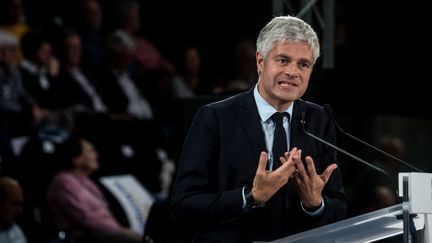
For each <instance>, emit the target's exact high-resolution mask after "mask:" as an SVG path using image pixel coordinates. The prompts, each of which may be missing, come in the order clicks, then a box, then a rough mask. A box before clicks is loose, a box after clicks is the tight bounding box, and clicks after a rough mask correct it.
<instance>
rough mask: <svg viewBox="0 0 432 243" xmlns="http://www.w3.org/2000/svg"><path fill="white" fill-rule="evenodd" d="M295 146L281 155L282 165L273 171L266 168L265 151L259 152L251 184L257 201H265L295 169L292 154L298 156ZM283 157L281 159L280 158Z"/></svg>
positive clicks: (283, 183)
mask: <svg viewBox="0 0 432 243" xmlns="http://www.w3.org/2000/svg"><path fill="white" fill-rule="evenodd" d="M298 153H299V152H298V150H297V148H293V149H292V150H291V151H290V152H286V153H285V154H284V157H281V158H280V159H281V162H282V165H281V166H280V167H279V168H277V169H276V170H274V171H268V170H266V165H267V160H268V158H267V153H266V152H261V154H260V158H259V164H258V169H257V171H256V174H255V178H254V181H253V186H252V195H253V197H254V199H255V200H256V201H257V202H261V203H265V202H267V201H268V200H269V199H270V198H271V197H272V196H273V195H274V194H275V193H276V192H277V191H278V190H279V189H280V188H281V187H282V186H283V185H285V184H286V183H287V182H288V179H289V177H290V176H291V174H292V173H293V172H294V171H295V162H294V160H293V157H294V156H298ZM282 158H283V159H282Z"/></svg>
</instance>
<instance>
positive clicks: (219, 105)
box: [171, 89, 346, 242]
mask: <svg viewBox="0 0 432 243" xmlns="http://www.w3.org/2000/svg"><path fill="white" fill-rule="evenodd" d="M302 111H304V112H305V121H306V129H307V130H308V131H309V132H311V133H313V134H315V135H317V136H319V137H321V138H323V139H325V140H327V141H329V142H331V143H335V142H336V141H335V140H336V134H335V130H334V124H333V123H332V122H330V119H329V116H328V115H327V114H326V113H325V111H324V110H323V109H322V107H320V106H318V105H315V104H312V103H309V102H305V101H302V100H298V101H295V102H294V109H293V117H292V122H291V147H294V146H295V147H297V148H300V149H302V151H303V152H302V156H303V161H304V156H307V155H310V156H312V158H313V159H314V162H315V167H316V169H317V172H318V173H319V174H321V173H322V172H323V170H324V169H325V168H326V167H327V166H328V165H329V164H331V163H333V162H336V152H335V151H334V150H331V149H330V148H328V147H326V146H325V145H322V144H321V143H319V142H316V141H315V140H313V139H312V138H310V137H308V136H307V135H306V134H305V133H304V132H303V131H302V129H301V123H300V119H301V112H302ZM265 150H266V146H265V140H264V133H263V129H262V127H261V124H260V118H259V115H258V109H257V106H256V103H255V100H254V97H253V89H251V90H249V91H247V92H244V93H241V94H239V95H236V96H234V97H232V98H228V99H226V100H224V101H221V102H216V103H212V104H209V105H205V106H203V107H201V108H200V109H199V111H198V112H197V114H196V116H195V118H194V121H193V123H192V126H191V128H190V131H189V133H188V135H187V137H186V140H185V143H184V147H183V150H182V155H181V158H180V161H179V165H178V169H177V174H176V179H175V182H174V185H173V188H172V195H171V196H172V205H171V217H172V219H173V220H174V221H175V222H177V223H178V222H183V221H185V222H194V224H195V226H196V227H197V231H196V235H195V240H196V242H251V241H255V240H260V241H267V240H274V239H278V238H281V237H284V236H287V235H290V234H294V233H297V232H301V231H305V230H307V229H310V228H313V227H317V226H320V225H324V224H328V223H332V222H335V221H338V220H341V219H344V218H345V217H346V202H345V194H344V189H343V185H342V180H341V176H340V172H339V170H335V171H334V172H333V173H332V175H331V177H330V179H329V181H328V183H327V184H326V186H325V188H324V191H323V198H324V203H325V210H324V212H323V213H322V214H321V215H319V216H317V217H311V216H309V215H307V214H306V213H305V212H304V211H303V210H302V209H301V207H300V200H299V197H298V196H297V193H296V192H295V191H294V188H293V186H292V185H291V183H290V182H288V184H287V185H286V186H284V187H283V188H281V190H279V192H278V193H277V194H275V196H273V197H272V198H271V199H270V200H269V201H268V202H267V204H266V206H265V207H263V208H256V209H253V210H251V211H249V212H245V211H244V210H243V209H242V205H243V198H242V188H243V187H244V186H248V187H249V188H252V182H253V178H254V176H255V172H256V169H257V166H258V159H259V154H260V152H261V151H265Z"/></svg>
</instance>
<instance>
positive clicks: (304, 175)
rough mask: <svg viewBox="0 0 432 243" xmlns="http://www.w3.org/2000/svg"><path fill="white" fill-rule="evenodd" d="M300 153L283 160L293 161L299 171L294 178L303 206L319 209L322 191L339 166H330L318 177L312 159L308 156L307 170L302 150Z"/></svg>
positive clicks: (294, 174)
mask: <svg viewBox="0 0 432 243" xmlns="http://www.w3.org/2000/svg"><path fill="white" fill-rule="evenodd" d="M298 151H299V152H298V153H296V154H295V155H294V156H292V157H291V158H288V157H285V158H284V159H283V160H284V161H289V160H290V159H291V160H292V161H294V163H295V167H296V168H297V169H296V171H295V173H293V176H292V177H293V179H294V187H295V188H296V191H297V193H298V195H299V197H300V200H301V201H302V204H303V206H304V207H307V208H313V207H318V206H320V204H321V201H322V190H323V189H324V186H325V184H326V183H327V181H328V180H329V178H330V175H331V173H332V172H333V170H335V169H336V168H337V165H336V164H331V165H329V166H328V167H327V168H326V169H325V171H324V172H323V173H322V174H321V175H318V174H317V172H316V169H315V165H314V162H313V159H312V157H310V156H306V164H307V169H306V168H305V167H304V166H303V162H302V160H301V150H298Z"/></svg>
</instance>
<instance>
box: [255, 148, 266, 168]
mask: <svg viewBox="0 0 432 243" xmlns="http://www.w3.org/2000/svg"><path fill="white" fill-rule="evenodd" d="M267 160H268V159H267V153H266V152H264V151H262V152H261V154H260V157H259V162H258V169H257V171H265V169H266V166H267Z"/></svg>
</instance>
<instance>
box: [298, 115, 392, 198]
mask: <svg viewBox="0 0 432 243" xmlns="http://www.w3.org/2000/svg"><path fill="white" fill-rule="evenodd" d="M305 113H306V111H305V110H303V111H301V120H300V123H301V124H302V129H303V132H304V133H305V134H306V135H308V136H309V137H311V138H313V139H315V140H317V141H318V142H320V143H323V144H325V145H327V146H329V147H330V148H332V149H334V150H336V151H338V152H341V153H343V154H345V155H347V156H349V157H351V158H353V159H355V160H357V161H358V162H360V163H362V164H365V165H366V166H369V167H371V168H372V169H374V170H376V171H379V172H381V173H382V174H384V175H385V176H387V177H388V178H389V179H390V181H391V182H392V183H393V186H394V187H395V188H396V190H397V187H396V183H395V182H394V180H393V178H392V177H391V176H390V174H389V173H387V172H386V171H385V170H383V169H381V168H379V167H377V166H375V165H373V164H372V163H370V162H367V161H365V160H364V159H362V158H359V157H358V156H355V155H354V154H352V153H350V152H348V151H346V150H343V149H341V148H339V147H337V146H336V145H333V144H331V143H329V142H327V141H326V140H324V139H322V138H320V137H318V136H316V135H314V134H312V133H310V132H308V131H306V128H305V124H306V121H305Z"/></svg>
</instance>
